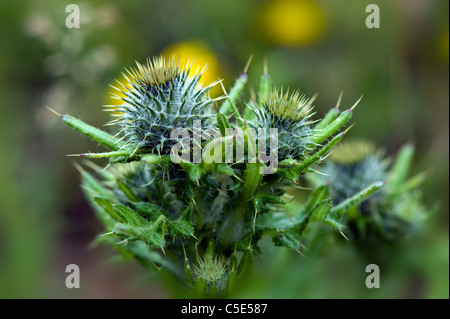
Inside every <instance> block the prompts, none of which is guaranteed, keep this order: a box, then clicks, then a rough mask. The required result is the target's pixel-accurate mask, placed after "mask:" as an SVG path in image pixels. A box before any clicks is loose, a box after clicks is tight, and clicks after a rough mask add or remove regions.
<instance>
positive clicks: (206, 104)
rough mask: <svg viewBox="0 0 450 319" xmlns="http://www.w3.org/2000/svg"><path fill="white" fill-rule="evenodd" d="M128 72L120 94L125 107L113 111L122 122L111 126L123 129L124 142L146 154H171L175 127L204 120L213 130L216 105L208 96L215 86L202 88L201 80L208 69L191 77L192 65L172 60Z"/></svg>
mask: <svg viewBox="0 0 450 319" xmlns="http://www.w3.org/2000/svg"><path fill="white" fill-rule="evenodd" d="M136 64H137V67H136V68H134V69H130V70H127V74H124V78H125V80H126V83H120V82H119V83H120V84H121V86H122V88H121V89H118V88H115V89H116V90H118V91H120V92H121V95H122V96H125V97H121V96H120V95H116V98H118V99H121V100H122V101H123V104H122V105H120V106H107V107H111V108H112V109H113V110H114V111H116V112H115V114H114V115H115V116H117V117H118V118H117V119H115V120H113V121H111V122H110V123H111V124H118V125H120V127H121V134H122V138H123V139H124V140H125V141H126V143H127V145H132V146H131V147H134V148H136V149H140V150H141V151H142V152H152V153H153V152H159V153H163V154H167V153H168V152H169V151H170V148H171V146H172V145H173V144H175V143H176V141H171V140H170V132H171V131H172V129H173V128H175V127H182V128H191V127H192V126H193V121H194V120H201V123H202V129H205V128H207V127H209V125H211V124H210V122H211V121H210V118H211V117H212V116H213V114H212V113H211V111H210V107H211V104H212V103H213V102H214V100H213V99H211V98H210V97H209V95H208V92H209V90H210V89H211V88H212V86H214V85H215V83H213V84H211V85H209V86H207V87H202V86H201V85H200V84H199V81H200V78H201V76H202V74H203V72H204V71H205V69H206V68H203V70H201V71H200V72H195V73H194V74H191V69H190V68H191V64H189V62H185V63H181V62H180V59H179V58H178V59H175V56H174V55H173V56H171V57H170V58H169V59H168V60H167V61H166V60H165V59H164V57H162V56H161V57H157V58H153V59H148V60H147V63H146V64H144V65H142V64H140V63H136Z"/></svg>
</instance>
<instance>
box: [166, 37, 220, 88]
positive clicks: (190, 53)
mask: <svg viewBox="0 0 450 319" xmlns="http://www.w3.org/2000/svg"><path fill="white" fill-rule="evenodd" d="M162 54H163V55H164V56H169V55H171V54H175V56H180V57H181V59H182V60H183V61H184V60H190V61H193V63H192V68H191V71H192V72H195V71H196V70H197V68H198V70H199V71H200V70H201V69H202V68H203V67H204V66H205V65H208V68H207V69H206V71H205V73H204V74H203V76H202V78H201V81H200V84H201V85H203V86H207V85H209V84H211V83H212V82H214V81H217V80H219V62H218V61H217V58H216V56H215V54H214V52H213V51H212V50H211V49H210V48H209V47H208V45H207V44H206V43H204V42H202V41H200V40H189V41H183V42H178V43H175V44H172V45H170V46H168V47H166V48H165V49H164V50H163V51H162ZM210 92H211V96H216V95H220V94H222V89H221V88H220V85H216V86H215V87H213V88H212V89H211V91H210Z"/></svg>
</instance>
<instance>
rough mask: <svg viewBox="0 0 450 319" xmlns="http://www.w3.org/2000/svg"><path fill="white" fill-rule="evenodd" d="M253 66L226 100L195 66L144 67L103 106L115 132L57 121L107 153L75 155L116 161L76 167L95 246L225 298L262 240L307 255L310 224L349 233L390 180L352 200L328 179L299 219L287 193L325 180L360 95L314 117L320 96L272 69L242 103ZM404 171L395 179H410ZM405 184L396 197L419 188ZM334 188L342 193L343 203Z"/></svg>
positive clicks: (363, 187)
mask: <svg viewBox="0 0 450 319" xmlns="http://www.w3.org/2000/svg"><path fill="white" fill-rule="evenodd" d="M249 63H250V61H249ZM249 63H248V64H247V66H246V67H245V69H244V72H243V73H242V74H241V76H240V77H239V78H237V79H236V81H235V83H234V85H233V86H232V87H231V89H230V90H229V92H228V93H227V92H226V90H225V88H223V90H224V96H222V97H220V98H211V97H210V95H209V91H210V89H211V88H212V87H213V86H214V85H217V84H218V83H220V84H221V82H216V83H212V84H210V85H207V86H202V85H201V84H200V83H201V77H202V74H203V72H204V71H205V69H203V70H200V71H198V70H197V71H193V70H191V65H192V64H191V63H190V62H188V61H182V60H181V59H180V58H176V57H175V56H171V57H169V58H168V59H165V58H164V57H156V58H153V59H149V60H148V61H147V62H146V63H145V64H139V63H137V67H135V68H131V69H128V70H126V72H125V73H124V74H123V78H124V82H121V83H120V82H119V85H117V86H116V87H114V89H115V90H116V92H115V94H114V96H115V98H116V99H118V101H119V103H118V105H110V106H106V108H107V110H108V111H110V112H111V115H112V116H113V117H114V119H113V120H112V121H111V122H110V123H109V124H111V125H113V127H117V128H118V129H117V130H116V131H117V132H116V134H115V135H111V134H110V133H107V132H105V131H103V130H100V129H98V128H95V127H93V126H91V125H89V124H87V123H85V122H83V121H81V120H79V119H76V118H74V117H72V116H70V115H60V114H58V115H59V116H60V117H61V118H62V120H63V121H64V122H65V123H67V124H68V125H70V126H72V127H73V128H74V129H76V130H77V131H79V132H80V133H82V134H83V135H86V136H88V137H90V138H91V139H93V140H94V141H96V142H98V143H100V144H101V145H103V146H105V147H106V148H108V150H107V151H105V152H102V153H83V154H78V155H79V156H82V157H84V158H86V159H98V158H106V159H108V164H107V165H106V167H100V166H98V165H96V164H94V163H93V162H90V161H86V162H85V168H81V167H80V166H78V168H79V171H80V173H81V175H82V188H83V190H84V192H85V195H86V198H87V199H88V200H89V202H90V204H91V206H92V208H93V209H94V211H95V212H96V214H97V216H98V218H99V220H100V221H101V222H102V224H103V226H104V233H103V234H101V235H100V236H99V237H98V239H97V240H98V241H99V242H107V243H109V244H111V245H113V246H114V247H116V248H117V250H118V251H119V252H120V253H121V254H122V255H123V256H124V257H127V258H130V257H131V258H134V259H136V260H137V261H138V262H140V263H141V264H142V265H143V266H145V267H147V268H149V269H157V270H159V271H161V272H165V273H168V274H170V275H171V276H174V277H175V278H177V280H178V282H179V283H180V286H183V287H188V288H189V287H190V288H192V289H193V290H194V291H197V292H198V293H199V294H201V295H220V294H224V293H226V291H228V289H230V288H231V287H232V286H233V284H234V282H235V281H236V280H238V279H239V277H240V276H242V275H243V274H244V273H245V272H246V271H249V269H251V264H252V262H253V260H254V259H255V257H258V256H260V255H261V254H262V251H261V249H260V247H259V241H260V239H261V238H262V237H263V236H269V237H271V238H272V241H273V244H274V245H275V246H284V247H288V248H290V249H292V250H294V251H297V252H299V253H301V252H302V250H303V249H304V248H303V247H305V245H307V244H308V243H306V242H305V236H304V233H305V231H306V230H307V229H308V227H309V225H310V223H311V222H312V221H315V222H320V223H322V224H324V225H326V227H331V228H332V229H335V230H336V231H337V232H340V233H341V234H343V235H344V231H346V226H345V225H344V223H342V216H343V215H344V214H346V213H347V212H349V211H350V210H352V209H353V208H355V207H360V206H361V205H362V204H363V203H364V202H365V201H368V200H370V198H369V197H371V195H372V194H374V193H376V192H378V191H379V189H381V188H382V187H383V186H384V185H385V180H386V179H385V177H386V176H384V175H380V180H377V179H374V180H367V181H364V182H363V183H360V185H359V186H360V188H359V186H357V187H356V189H355V190H354V191H353V189H352V192H349V193H342V192H341V191H340V190H338V188H339V187H341V186H339V185H338V186H336V187H335V183H328V182H325V183H319V185H317V187H316V188H315V189H314V190H313V191H312V192H311V194H310V197H309V199H308V200H307V202H306V203H304V204H303V205H302V206H301V207H300V206H299V208H298V211H297V213H296V214H295V215H292V214H287V213H286V212H285V210H284V209H283V208H284V206H285V205H286V204H287V203H286V200H285V197H286V196H285V192H286V189H287V188H288V187H291V186H293V187H297V186H298V184H299V182H300V180H301V179H303V178H304V176H305V175H306V174H313V175H315V174H317V168H318V165H319V164H320V163H321V162H323V161H324V160H325V159H326V158H327V156H328V155H329V154H330V153H331V151H332V149H333V148H334V146H335V145H336V144H338V143H339V142H340V141H341V140H342V139H343V137H344V135H345V133H346V131H347V130H346V129H345V127H346V126H347V125H348V123H349V121H350V119H351V117H352V113H353V110H354V107H355V106H356V105H357V104H358V102H359V100H358V102H356V103H355V104H354V105H353V106H352V107H350V108H348V109H346V110H340V108H339V104H340V101H341V97H342V96H341V97H340V98H339V100H338V103H337V105H336V107H334V108H332V109H331V110H330V111H329V112H328V113H327V114H326V115H325V117H324V118H323V119H321V120H314V119H313V102H314V99H315V97H313V98H307V97H305V96H304V95H302V94H300V93H299V92H298V91H294V92H289V90H284V89H282V88H278V87H276V86H274V85H273V84H272V81H271V78H270V76H269V74H268V72H267V65H266V66H265V67H264V73H263V75H262V76H261V78H260V83H259V92H258V95H255V94H253V97H252V98H251V99H250V100H249V101H248V102H247V103H242V102H241V101H242V97H241V95H242V93H243V92H244V89H245V87H246V85H247V70H248V66H249ZM221 85H222V84H221ZM350 153H351V151H350ZM256 154H257V155H256ZM269 164H270V165H269ZM398 165H400V164H398ZM395 167H396V166H395ZM395 167H394V171H393V173H392V174H397V173H398V174H403V173H402V172H399V171H401V170H402V169H403V168H400V167H399V168H395ZM329 175H331V176H333V175H334V173H333V172H331V173H330V174H329ZM404 180H405V179H404V178H403V177H402V178H398V179H397V182H392V185H394V183H398V184H399V185H400V181H401V183H403V182H404ZM334 181H335V182H336V183H337V182H338V177H336V178H335V179H334ZM342 183H344V187H345V181H344V182H342ZM405 183H406V186H405V185H404V184H402V186H398V187H400V188H398V187H396V188H394V187H392V190H393V192H394V193H395V192H402V191H403V190H404V189H405V188H409V187H412V186H411V185H410V184H414V183H415V181H414V180H413V181H411V180H410V181H408V182H405ZM336 185H337V184H336ZM396 185H397V184H396ZM413 186H414V185H413ZM402 187H403V188H402ZM400 189H403V190H400ZM333 193H336V194H337V193H339V194H341V193H342V194H343V195H342V196H344V197H342V196H341V195H339V196H340V197H339V201H337V200H336V199H337V198H338V197H337V196H336V197H333ZM341 199H342V200H341ZM358 205H359V206H358ZM344 236H345V235H344Z"/></svg>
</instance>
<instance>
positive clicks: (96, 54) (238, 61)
mask: <svg viewBox="0 0 450 319" xmlns="http://www.w3.org/2000/svg"><path fill="white" fill-rule="evenodd" d="M69 3H76V4H77V5H78V6H79V8H80V15H81V26H80V28H79V29H68V28H67V27H66V25H65V20H66V17H67V16H68V14H69V13H66V12H65V10H66V6H67V5H68V4H69ZM370 3H376V4H378V5H379V8H380V28H379V29H368V28H367V27H366V26H365V20H366V17H367V15H368V13H366V12H365V9H366V6H367V5H368V4H370ZM448 6H449V3H448V1H445V0H432V1H430V0H398V1H388V0H383V1H381V0H377V1H375V0H374V1H363V0H347V1H345V2H344V1H334V0H320V1H310V0H247V1H240V0H227V1H208V0H190V1H175V0H166V1H156V0H155V1H136V0H130V1H95V2H93V1H76V2H74V1H60V0H43V1H31V0H21V1H2V2H1V4H0V35H1V41H0V75H1V76H0V96H1V102H0V108H1V113H0V129H1V132H0V133H1V134H0V143H1V144H0V147H1V148H0V149H1V152H2V153H1V157H0V181H1V184H0V297H2V298H170V297H173V296H176V293H174V289H173V288H170V287H167V286H166V285H164V284H163V283H162V282H160V281H159V280H158V278H157V276H156V275H155V274H148V273H146V272H145V271H144V270H143V269H142V268H140V266H139V265H137V264H136V263H135V262H127V263H121V262H118V261H117V260H116V259H115V257H114V256H115V252H114V251H113V249H112V248H110V247H94V246H93V245H92V244H91V243H92V240H93V239H94V238H95V236H96V235H97V234H99V233H100V231H101V227H100V225H99V223H98V222H97V220H96V218H95V216H94V214H93V212H92V210H91V209H90V207H89V206H88V204H87V202H86V200H85V199H84V197H83V195H82V192H81V189H80V186H79V184H80V177H79V174H78V172H77V170H76V169H75V168H74V165H73V164H74V162H77V159H76V158H75V159H74V158H70V157H66V155H67V154H73V153H80V152H84V151H87V150H89V151H95V150H97V145H96V144H95V143H93V142H91V141H90V140H88V139H87V138H84V137H82V136H80V134H79V133H77V132H75V131H73V130H72V129H71V128H69V127H67V126H66V125H65V124H63V123H62V122H61V121H60V120H59V118H58V117H56V116H55V115H54V114H52V113H50V112H49V111H48V110H47V109H46V106H49V107H51V108H53V109H55V110H57V111H58V112H60V113H70V114H71V115H73V116H76V117H79V118H82V119H83V120H85V121H86V122H88V123H90V124H93V125H96V126H101V125H103V124H104V123H106V122H107V121H108V120H109V119H108V116H107V114H106V113H105V112H102V107H101V105H103V104H109V103H111V100H110V98H109V84H111V83H113V82H114V79H116V78H120V74H121V72H122V71H123V70H124V68H125V67H129V66H133V65H134V64H135V61H140V62H143V61H145V59H146V58H147V57H149V56H154V55H157V54H160V53H171V52H176V53H181V54H182V55H183V56H186V57H188V58H194V57H195V58H196V60H195V61H196V63H197V64H198V65H202V64H205V63H208V65H209V68H208V70H207V73H206V75H205V82H206V83H208V82H210V81H214V80H216V79H218V78H220V79H224V84H225V86H226V87H229V86H230V85H231V84H232V83H233V81H234V79H235V78H236V77H238V76H239V74H240V73H241V72H242V70H243V68H244V66H245V64H246V61H247V60H248V59H249V57H250V56H251V55H253V61H252V63H251V65H250V68H249V71H248V74H249V84H250V86H249V87H252V86H253V87H257V86H258V79H259V77H260V75H261V73H262V72H263V65H264V62H263V61H264V59H265V58H266V59H267V61H268V68H269V73H270V75H271V76H272V79H273V81H274V83H276V84H278V85H284V86H289V87H290V88H292V89H297V88H298V89H300V90H301V91H302V92H304V93H306V94H307V95H309V96H311V95H313V94H315V93H319V97H318V99H317V100H316V102H315V105H316V111H317V114H316V116H317V118H319V117H322V116H323V115H324V114H325V112H327V110H328V109H329V108H331V107H334V106H335V104H336V101H337V98H338V96H339V93H340V92H341V91H344V96H343V100H342V106H341V107H342V108H344V107H348V106H351V105H352V104H353V103H354V102H355V101H356V100H357V99H358V98H359V97H360V96H361V95H362V94H364V97H363V100H362V102H361V103H360V104H359V106H358V107H357V108H356V110H355V115H354V117H353V122H354V123H356V126H355V127H354V128H353V129H352V130H351V131H350V133H349V136H353V137H359V138H365V139H368V140H371V141H373V142H375V143H376V144H377V145H379V146H380V147H382V148H384V149H385V150H386V152H387V153H388V154H392V155H395V154H396V152H397V151H398V150H399V148H400V146H401V145H402V144H404V143H406V142H411V143H413V144H414V145H415V146H416V156H415V162H414V167H413V173H416V172H419V171H422V170H425V171H428V172H429V175H430V177H429V178H428V180H427V181H426V183H425V184H424V200H425V202H426V204H427V205H428V206H429V207H431V206H433V205H435V204H437V205H438V209H437V210H436V213H435V214H434V215H432V216H430V218H429V221H428V223H427V224H426V225H424V227H423V230H422V231H421V232H420V233H419V234H417V236H416V237H414V238H412V239H410V240H408V241H406V242H403V243H399V244H398V245H397V247H395V248H392V249H391V248H389V247H388V248H387V249H385V250H383V254H385V258H384V260H385V264H383V265H379V266H380V269H381V288H380V289H371V290H369V289H367V288H366V287H365V284H364V283H365V277H366V276H367V274H366V273H365V266H366V265H367V264H368V263H369V262H370V260H366V259H364V258H362V257H361V254H360V253H358V251H357V250H355V249H354V247H352V244H351V243H343V242H342V241H339V242H338V243H336V244H333V245H329V246H327V247H326V248H324V250H323V252H322V253H321V254H320V255H318V256H312V257H310V258H309V259H306V258H304V257H302V256H300V255H297V254H291V253H288V252H286V251H284V250H283V249H274V250H273V251H269V252H268V255H267V256H266V258H265V259H259V260H258V261H257V264H256V265H255V271H254V273H253V275H252V276H251V277H250V278H249V279H248V280H247V281H245V282H243V284H242V285H241V286H242V287H240V288H241V289H240V290H239V291H238V292H236V294H235V297H248V298H261V297H262V298H448V297H449V263H448V262H449V237H448V230H449V219H448V212H449V200H448V191H449V126H448V124H449V121H448V118H449V90H448V86H449V73H448V71H449V16H448V9H449V8H448ZM245 93H246V94H245V96H244V97H243V101H245V100H246V99H247V98H248V97H249V96H250V94H249V90H247V91H246V92H245ZM213 94H214V95H219V94H221V90H215V91H213ZM263 246H264V243H263ZM72 263H73V264H77V265H79V266H80V269H81V288H80V289H72V290H69V289H67V288H66V286H65V278H66V275H67V274H66V273H65V267H66V265H68V264H72Z"/></svg>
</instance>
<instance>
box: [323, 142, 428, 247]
mask: <svg viewBox="0 0 450 319" xmlns="http://www.w3.org/2000/svg"><path fill="white" fill-rule="evenodd" d="M411 156H412V155H411ZM397 162H398V160H397ZM389 166H390V160H388V159H387V158H385V157H384V154H383V152H381V151H380V150H377V149H376V147H375V146H374V145H373V144H371V143H368V142H365V141H361V140H353V141H349V142H343V143H342V144H339V145H337V146H336V148H335V149H334V151H333V152H332V153H331V155H330V159H329V161H328V162H327V163H326V165H325V166H324V167H323V170H322V171H323V172H324V173H325V174H326V175H328V176H327V177H326V179H327V182H328V184H329V188H330V192H331V193H332V194H333V193H334V195H333V198H332V201H333V203H334V204H336V205H337V204H340V203H342V202H343V201H345V200H346V199H347V198H349V197H351V196H353V195H355V194H356V193H358V192H359V191H360V190H362V189H364V188H366V187H368V186H369V185H371V184H373V183H376V182H379V181H386V180H387V179H388V177H392V170H393V168H390V167H389ZM405 168H406V172H405V176H403V177H399V183H400V184H399V185H395V187H394V185H389V184H388V185H386V187H384V188H382V189H381V190H379V191H377V192H375V193H374V194H372V195H371V196H370V197H369V198H367V199H365V200H364V201H363V202H362V203H361V204H359V206H358V207H357V210H354V211H349V212H347V216H346V217H347V223H348V226H349V228H350V230H351V232H352V234H353V236H354V237H356V238H358V239H360V240H364V241H371V240H374V239H375V238H377V237H381V238H384V239H388V240H398V239H400V238H402V237H404V236H406V235H408V234H411V233H412V232H413V231H415V230H416V229H417V228H419V226H420V225H421V224H422V223H423V221H424V220H425V216H426V209H425V208H424V207H423V204H422V203H421V199H420V193H418V192H417V191H411V189H409V191H408V188H409V187H408V186H407V185H408V183H410V182H408V181H406V180H405V179H406V173H407V168H409V166H408V167H406V166H405ZM394 178H395V177H394ZM324 181H325V180H324ZM389 186H393V187H389ZM398 189H402V191H398Z"/></svg>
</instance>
